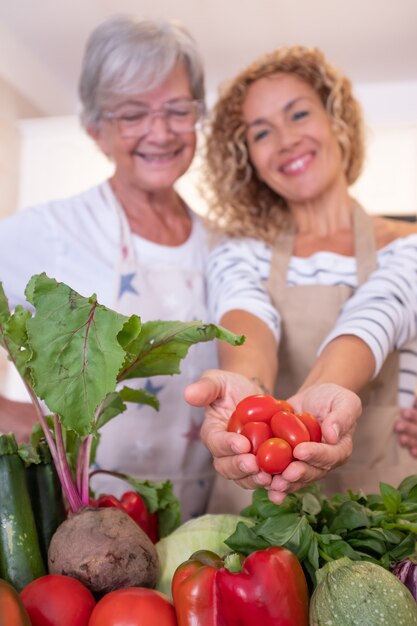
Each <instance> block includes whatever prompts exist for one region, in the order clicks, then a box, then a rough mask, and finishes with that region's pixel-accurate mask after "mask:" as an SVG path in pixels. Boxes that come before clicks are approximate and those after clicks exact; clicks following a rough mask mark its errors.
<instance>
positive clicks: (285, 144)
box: [277, 124, 300, 152]
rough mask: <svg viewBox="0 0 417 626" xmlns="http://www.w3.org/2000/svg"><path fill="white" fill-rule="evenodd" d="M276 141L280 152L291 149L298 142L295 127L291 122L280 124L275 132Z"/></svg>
mask: <svg viewBox="0 0 417 626" xmlns="http://www.w3.org/2000/svg"><path fill="white" fill-rule="evenodd" d="M277 142H278V146H279V150H280V151H281V152H288V151H291V150H292V149H293V148H294V147H295V146H297V144H298V143H299V142H300V136H299V133H298V131H297V129H296V128H295V127H294V126H293V125H291V124H282V126H281V127H280V128H279V131H278V133H277Z"/></svg>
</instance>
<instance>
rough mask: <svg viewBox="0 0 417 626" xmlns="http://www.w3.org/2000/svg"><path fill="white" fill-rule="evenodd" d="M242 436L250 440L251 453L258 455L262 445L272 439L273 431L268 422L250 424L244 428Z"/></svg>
mask: <svg viewBox="0 0 417 626" xmlns="http://www.w3.org/2000/svg"><path fill="white" fill-rule="evenodd" d="M241 434H242V435H245V437H247V438H248V439H249V441H250V443H251V446H252V447H251V452H253V454H256V453H257V452H258V448H259V446H260V445H261V443H262V442H263V441H265V440H266V439H269V438H270V437H272V430H271V428H270V426H269V424H267V423H266V422H248V423H247V424H245V425H244V427H243V428H242V432H241Z"/></svg>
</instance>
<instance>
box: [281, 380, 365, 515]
mask: <svg viewBox="0 0 417 626" xmlns="http://www.w3.org/2000/svg"><path fill="white" fill-rule="evenodd" d="M288 401H289V403H290V404H292V406H293V407H294V409H295V411H296V412H297V413H301V412H303V411H307V412H309V413H312V414H313V415H315V416H316V417H317V419H318V420H319V422H320V425H321V430H322V437H323V442H322V443H313V442H311V443H300V444H299V445H298V446H296V447H295V448H294V450H293V456H294V457H295V459H296V460H295V461H293V462H292V463H290V464H289V465H288V467H287V468H286V469H285V470H284V471H283V472H282V474H280V475H277V476H274V477H273V478H272V482H271V486H270V488H269V489H270V491H269V497H270V499H271V500H272V501H273V502H275V503H276V504H280V503H281V502H282V501H283V500H284V498H285V496H286V495H287V493H291V492H293V491H298V490H299V489H301V488H302V487H304V486H305V485H307V484H308V483H310V482H313V481H316V480H319V479H321V478H323V477H324V476H325V475H326V474H327V473H328V472H329V471H331V470H332V469H333V468H335V467H338V466H339V465H343V463H346V461H347V460H348V459H349V457H350V455H351V453H352V436H353V433H354V431H355V427H356V422H357V419H358V417H359V416H360V414H361V411H362V405H361V401H360V399H359V397H358V396H357V395H356V394H355V393H353V392H352V391H349V390H348V389H345V388H344V387H340V386H339V385H335V384H333V383H328V384H327V383H325V384H320V385H313V386H311V387H308V388H307V389H304V390H303V391H301V392H299V393H297V394H296V395H295V396H292V397H291V398H289V399H288Z"/></svg>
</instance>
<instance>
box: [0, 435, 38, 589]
mask: <svg viewBox="0 0 417 626" xmlns="http://www.w3.org/2000/svg"><path fill="white" fill-rule="evenodd" d="M45 573H46V569H45V565H44V562H43V559H42V555H41V551H40V546H39V539H38V533H37V530H36V524H35V519H34V516H33V511H32V504H31V501H30V497H29V492H28V488H27V485H26V470H25V466H24V463H23V461H22V459H21V458H20V457H19V455H18V454H17V443H16V439H15V438H14V436H13V435H12V434H8V435H0V578H3V579H4V580H6V581H7V582H9V583H10V584H11V585H13V587H14V588H15V589H16V590H17V591H21V590H22V589H23V588H24V587H26V585H28V584H29V583H30V582H31V581H32V580H34V579H35V578H39V577H40V576H43V575H44V574H45Z"/></svg>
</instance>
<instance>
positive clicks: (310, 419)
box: [296, 413, 321, 443]
mask: <svg viewBox="0 0 417 626" xmlns="http://www.w3.org/2000/svg"><path fill="white" fill-rule="evenodd" d="M296 416H297V417H298V419H299V420H301V421H302V422H303V424H304V426H306V427H307V430H308V432H309V433H310V441H315V442H316V443H320V442H321V426H320V424H319V422H318V420H317V419H316V418H315V417H314V415H312V414H311V413H296Z"/></svg>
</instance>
